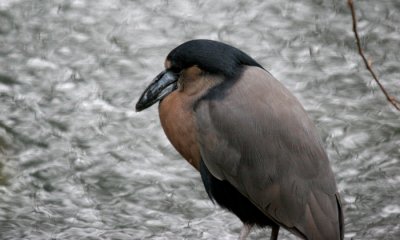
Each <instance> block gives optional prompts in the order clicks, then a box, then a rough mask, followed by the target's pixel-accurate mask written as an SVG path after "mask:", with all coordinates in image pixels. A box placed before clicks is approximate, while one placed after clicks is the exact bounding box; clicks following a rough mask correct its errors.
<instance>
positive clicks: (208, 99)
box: [136, 40, 344, 240]
mask: <svg viewBox="0 0 400 240" xmlns="http://www.w3.org/2000/svg"><path fill="white" fill-rule="evenodd" d="M156 102H159V103H160V104H159V115H160V121H161V125H162V127H163V129H164V131H165V134H166V135H167V137H168V139H169V140H170V142H171V143H172V145H173V146H174V147H175V148H176V150H177V151H178V152H179V153H180V154H181V155H182V156H183V157H184V158H185V159H186V160H187V161H188V162H189V163H190V164H191V165H192V166H193V167H195V168H196V169H197V170H198V171H199V172H200V175H201V179H202V181H203V183H204V186H205V189H206V192H207V194H208V196H209V197H210V199H211V200H213V201H215V202H217V203H218V204H219V205H220V206H221V207H223V208H226V209H228V210H229V211H231V212H233V213H234V214H235V215H236V216H238V217H239V219H240V220H241V221H242V222H243V223H244V225H243V228H242V230H241V232H240V239H245V238H246V237H247V235H248V234H249V232H250V229H251V228H252V226H254V225H256V226H259V227H267V226H269V227H271V228H272V233H271V239H277V238H278V232H279V228H280V227H283V228H285V229H287V230H288V231H290V232H291V233H293V234H295V235H297V236H299V237H301V238H303V239H324V240H334V239H335V240H336V239H343V235H344V228H343V227H344V224H343V212H342V205H341V201H340V196H339V193H338V190H337V188H336V182H335V178H334V175H333V172H332V169H331V167H330V165H329V160H328V157H327V154H326V152H325V150H324V148H323V145H322V142H321V139H320V137H319V136H318V133H317V130H316V127H315V126H314V124H313V123H312V121H311V120H310V118H309V117H308V115H307V113H306V111H305V110H304V108H303V107H302V106H301V104H300V103H299V101H298V100H297V99H296V98H295V97H294V96H293V94H292V93H290V92H289V90H287V89H286V88H285V87H284V86H283V85H282V84H281V83H280V82H279V81H277V80H276V79H275V78H274V77H273V76H272V75H271V74H270V73H269V72H268V71H266V70H265V69H264V68H263V67H262V66H261V65H260V64H258V63H257V62H256V61H255V60H254V59H253V58H251V57H250V56H249V55H247V54H246V53H244V52H242V51H241V50H239V49H237V48H235V47H232V46H230V45H227V44H224V43H221V42H217V41H211V40H192V41H188V42H185V43H183V44H182V45H180V46H178V47H176V48H175V49H173V50H172V51H171V52H170V53H169V54H168V56H167V58H166V60H165V70H164V71H162V72H161V73H160V74H159V75H158V76H157V77H156V78H155V79H154V80H153V81H152V82H151V83H150V85H149V86H148V87H147V88H146V89H145V90H144V92H143V94H142V96H141V97H140V99H139V101H138V102H137V104H136V110H137V111H141V110H143V109H146V108H148V107H150V106H151V105H153V104H154V103H156Z"/></svg>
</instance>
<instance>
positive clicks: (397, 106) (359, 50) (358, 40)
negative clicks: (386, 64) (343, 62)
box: [347, 0, 400, 111]
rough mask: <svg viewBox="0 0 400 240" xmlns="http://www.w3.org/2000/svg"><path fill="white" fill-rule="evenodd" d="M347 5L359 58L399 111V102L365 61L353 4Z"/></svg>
mask: <svg viewBox="0 0 400 240" xmlns="http://www.w3.org/2000/svg"><path fill="white" fill-rule="evenodd" d="M347 3H348V4H349V7H350V10H351V16H352V18H353V32H354V35H355V37H356V41H357V47H358V53H359V54H360V56H361V58H362V59H363V61H364V64H365V67H366V68H367V69H368V71H369V72H370V73H371V75H372V77H373V78H374V80H375V82H376V83H377V84H378V86H379V88H380V89H381V91H382V92H383V94H385V97H386V99H387V100H388V101H389V102H390V103H391V104H392V105H393V106H394V107H395V108H396V109H397V110H399V111H400V102H399V101H398V100H397V99H396V98H395V97H393V96H391V95H389V93H388V92H387V91H386V89H385V88H384V87H383V85H382V84H381V82H380V81H379V79H378V77H377V76H376V74H375V72H374V71H373V70H372V63H371V62H372V61H371V60H367V58H366V57H365V55H364V51H363V49H362V48H361V41H360V37H359V36H358V32H357V19H356V13H355V10H354V4H353V0H347Z"/></svg>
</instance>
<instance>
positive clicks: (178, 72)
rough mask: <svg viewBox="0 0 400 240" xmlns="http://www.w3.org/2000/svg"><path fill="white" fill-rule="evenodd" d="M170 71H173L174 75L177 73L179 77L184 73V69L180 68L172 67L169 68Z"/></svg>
mask: <svg viewBox="0 0 400 240" xmlns="http://www.w3.org/2000/svg"><path fill="white" fill-rule="evenodd" d="M168 70H170V71H172V72H173V73H176V74H178V75H180V74H181V73H182V71H183V69H182V68H179V67H174V66H173V67H171V68H169V69H168Z"/></svg>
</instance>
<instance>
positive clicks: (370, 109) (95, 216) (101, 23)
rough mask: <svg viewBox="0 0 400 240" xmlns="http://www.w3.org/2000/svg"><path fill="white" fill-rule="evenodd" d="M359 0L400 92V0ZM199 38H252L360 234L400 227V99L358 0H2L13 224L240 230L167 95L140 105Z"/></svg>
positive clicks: (188, 232) (2, 143) (1, 54)
mask: <svg viewBox="0 0 400 240" xmlns="http://www.w3.org/2000/svg"><path fill="white" fill-rule="evenodd" d="M356 8H357V15H358V19H359V32H360V34H361V36H362V44H363V48H364V49H365V51H366V54H367V55H368V56H370V57H371V59H372V61H373V66H374V68H375V70H376V72H377V73H378V75H379V76H380V78H381V79H382V82H383V84H384V85H385V86H386V88H387V90H388V91H389V92H390V93H391V94H393V95H395V96H397V97H398V98H399V97H400V2H399V1H398V0H385V1H356ZM194 38H208V39H214V40H220V41H224V42H227V43H230V44H232V45H234V46H236V47H238V48H240V49H242V50H244V51H245V52H247V53H248V54H250V55H251V56H253V57H254V58H255V59H256V60H257V61H259V62H260V63H261V64H262V65H263V66H264V67H265V68H266V69H268V70H269V71H270V72H271V73H272V74H273V75H275V77H277V78H278V79H279V80H281V81H282V82H283V83H284V84H285V85H286V86H287V87H288V88H289V89H290V90H291V91H293V92H294V93H295V95H296V96H297V97H298V98H299V99H300V100H301V102H302V103H303V104H304V106H305V108H306V109H307V110H308V112H309V113H310V115H311V117H312V118H313V120H314V121H315V123H316V124H317V126H318V128H319V131H320V133H321V136H322V138H323V141H324V143H325V145H326V148H327V151H328V154H329V156H330V160H331V163H332V166H333V168H334V172H335V174H336V178H337V182H338V187H339V189H340V191H341V193H342V197H343V199H344V201H345V214H346V219H345V222H346V238H347V239H350V238H353V239H400V162H399V159H400V147H399V146H400V117H399V116H400V114H399V112H396V111H395V110H394V109H393V108H392V106H390V105H389V104H388V103H387V101H386V100H385V98H384V97H383V95H382V94H381V92H380V90H379V89H378V88H377V86H376V84H375V83H374V82H373V80H372V78H371V77H370V75H369V73H368V72H367V71H366V69H365V67H364V65H363V64H362V62H361V59H360V57H359V55H358V53H357V51H356V46H355V41H354V36H353V32H352V30H351V15H350V12H349V9H348V7H347V5H346V1H344V0H343V1H339V0H325V1H323V0H304V1H295V0H288V1H279V0H268V1H264V0H263V1H261V0H259V1H245V0H237V1H227V0H222V1H212V0H191V1H179V0H155V1H145V0H131V1H129V0H118V1H108V0H97V1H94V0H93V1H82V0H73V1H69V0H37V1H28V0H1V1H0V239H2V240H3V239H7V240H11V239H12V240H17V239H18V240H19V239H32V240H36V239H37V240H39V239H40V240H42V239H93V240H94V239H236V238H237V236H238V234H239V231H240V227H241V223H240V221H239V220H238V219H237V218H236V217H234V216H233V215H232V214H230V213H228V212H226V211H224V210H221V209H220V208H219V207H217V206H214V205H213V204H212V203H211V202H210V201H209V200H208V197H207V194H206V193H205V191H204V189H203V186H202V183H201V180H200V177H199V174H198V173H197V172H196V171H195V170H194V169H193V168H192V167H191V166H190V165H189V164H188V163H186V162H185V161H184V160H182V158H181V157H180V156H179V155H178V154H177V153H176V151H175V150H174V149H173V148H172V146H171V145H170V144H169V142H168V141H167V139H166V137H165V136H164V133H163V131H162V129H161V127H160V124H159V120H158V114H157V108H156V107H152V108H151V110H150V111H145V112H141V113H136V112H135V111H134V104H135V102H136V100H137V99H138V97H139V95H140V93H141V92H142V90H143V89H144V87H145V86H146V85H147V84H148V83H149V81H151V79H152V78H153V77H154V76H155V75H156V74H157V73H159V72H160V71H161V70H162V69H163V62H164V58H165V56H166V54H167V53H168V52H169V51H170V50H171V49H172V48H173V47H175V46H177V45H178V44H180V43H182V42H184V41H186V40H190V39H194ZM268 238H269V230H256V231H254V232H252V234H251V235H250V239H268ZM280 239H295V238H294V237H293V236H292V235H291V234H289V233H287V232H286V231H281V238H280Z"/></svg>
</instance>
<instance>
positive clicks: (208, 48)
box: [136, 39, 262, 111]
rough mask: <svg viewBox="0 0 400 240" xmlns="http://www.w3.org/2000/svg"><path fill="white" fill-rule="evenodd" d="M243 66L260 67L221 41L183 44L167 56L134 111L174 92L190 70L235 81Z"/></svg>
mask: <svg viewBox="0 0 400 240" xmlns="http://www.w3.org/2000/svg"><path fill="white" fill-rule="evenodd" d="M243 65H247V66H257V67H261V66H260V64H258V63H257V62H256V61H255V60H254V59H252V58H251V57H250V56H249V55H247V54H246V53H244V52H242V51H241V50H239V49H237V48H235V47H232V46H230V45H228V44H225V43H222V42H217V41H212V40H204V39H198V40H191V41H188V42H185V43H183V44H181V45H179V46H178V47H176V48H175V49H173V50H172V51H171V52H170V53H169V54H168V56H167V58H166V60H165V70H164V71H162V72H161V73H160V74H158V75H157V77H156V78H155V79H154V80H153V81H152V82H151V83H150V85H149V86H147V88H146V89H145V90H144V92H143V93H142V95H141V97H140V99H139V101H138V102H137V104H136V111H142V110H144V109H146V108H148V107H150V106H152V105H153V104H154V103H156V102H158V101H160V100H162V99H163V98H164V97H166V96H167V95H168V94H170V93H171V92H173V91H175V90H176V89H177V86H178V79H179V78H180V77H181V76H182V74H183V73H184V71H185V70H187V69H189V68H191V67H194V66H195V67H196V68H197V69H200V70H201V71H202V72H205V73H208V74H213V75H219V76H222V79H223V80H224V81H229V80H232V79H233V78H235V76H236V74H237V73H238V72H239V70H240V69H241V66H243ZM261 68H262V67H261Z"/></svg>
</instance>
